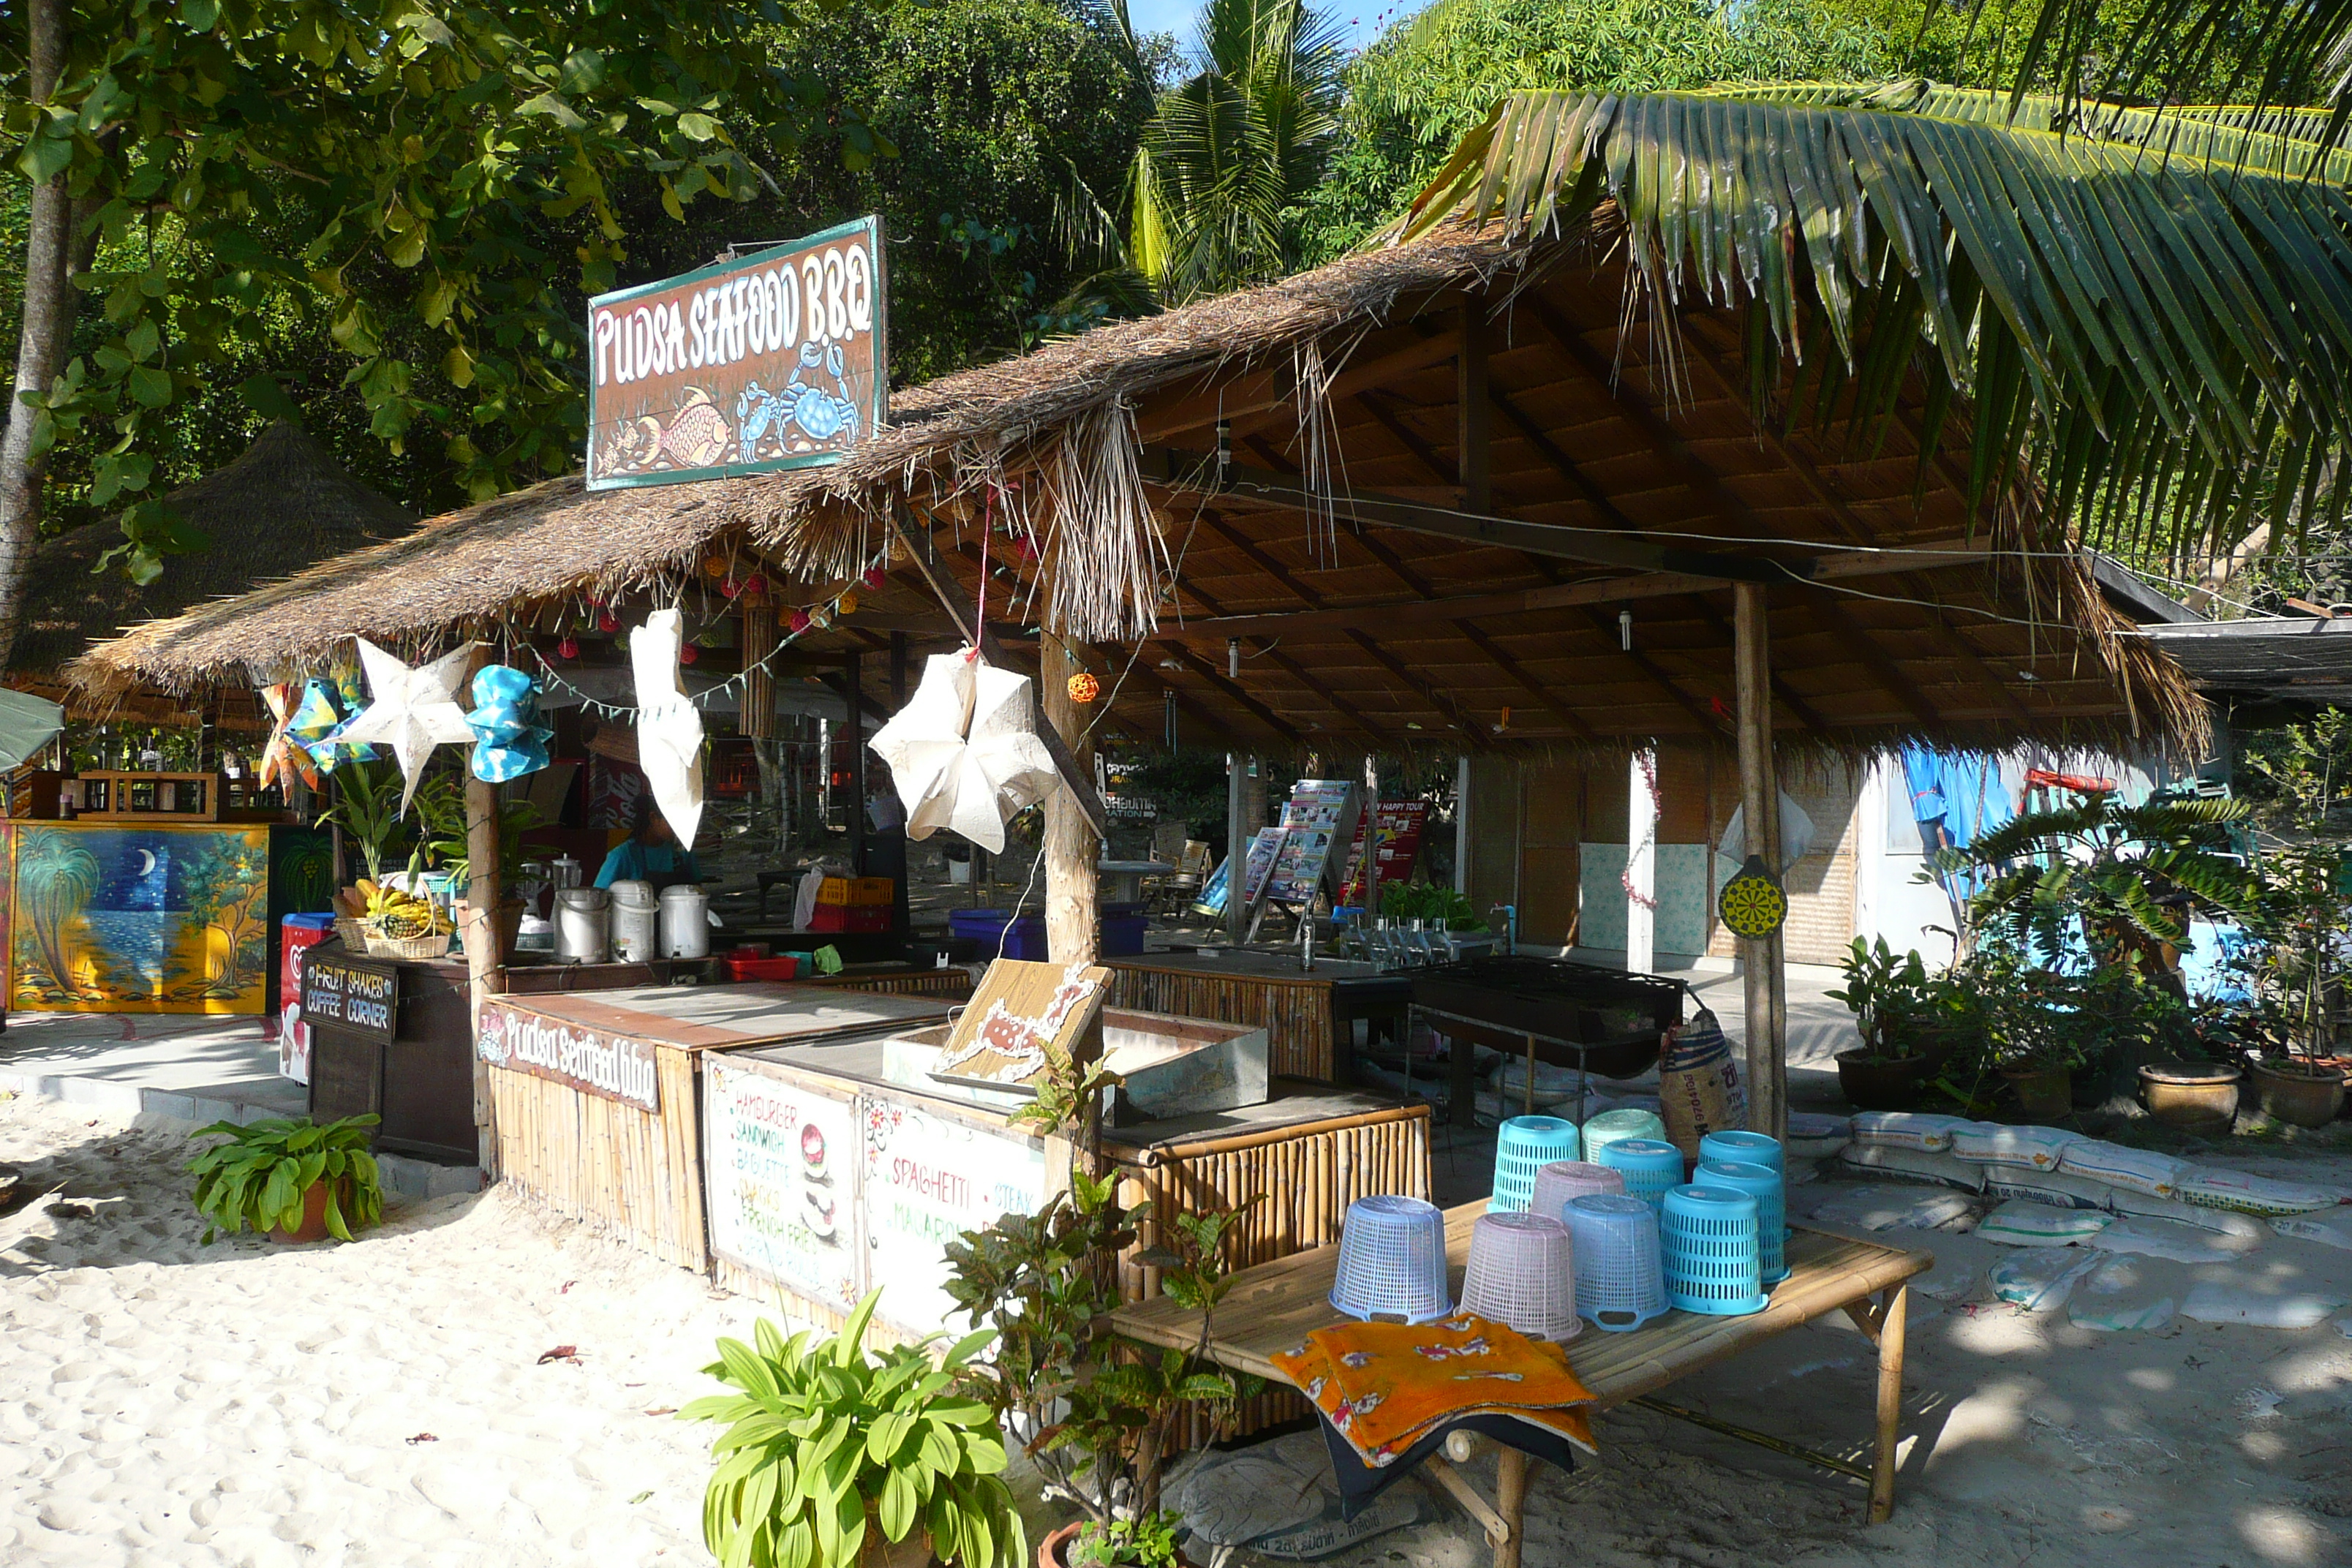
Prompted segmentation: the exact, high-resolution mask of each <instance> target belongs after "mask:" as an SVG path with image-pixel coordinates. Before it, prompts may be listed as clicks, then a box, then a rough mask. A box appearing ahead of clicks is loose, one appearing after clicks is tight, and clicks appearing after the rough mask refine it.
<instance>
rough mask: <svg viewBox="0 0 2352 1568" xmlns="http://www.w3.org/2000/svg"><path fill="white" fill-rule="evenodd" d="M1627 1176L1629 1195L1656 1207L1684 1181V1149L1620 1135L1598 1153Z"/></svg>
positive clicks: (1597, 1159) (1603, 1162)
mask: <svg viewBox="0 0 2352 1568" xmlns="http://www.w3.org/2000/svg"><path fill="white" fill-rule="evenodd" d="M1594 1163H1596V1164H1601V1165H1606V1166H1608V1167H1609V1168H1610V1169H1611V1170H1612V1171H1615V1172H1616V1173H1618V1174H1620V1175H1622V1176H1623V1177H1624V1178H1625V1195H1626V1196H1627V1197H1629V1198H1639V1199H1641V1200H1642V1201H1643V1203H1645V1204H1648V1205H1650V1206H1651V1207H1652V1208H1656V1207H1657V1206H1658V1205H1659V1203H1660V1201H1661V1200H1663V1199H1664V1197H1665V1195H1666V1194H1667V1193H1669V1192H1671V1191H1672V1190H1674V1189H1675V1188H1676V1187H1679V1186H1681V1185H1682V1184H1683V1152H1682V1151H1681V1150H1679V1149H1677V1148H1675V1146H1674V1145H1673V1144H1671V1143H1668V1142H1664V1141H1662V1140H1660V1139H1656V1138H1620V1139H1618V1140H1617V1141H1616V1142H1613V1143H1611V1144H1608V1145H1607V1146H1605V1147H1604V1148H1602V1149H1601V1152H1600V1153H1599V1154H1597V1155H1595V1156H1594Z"/></svg>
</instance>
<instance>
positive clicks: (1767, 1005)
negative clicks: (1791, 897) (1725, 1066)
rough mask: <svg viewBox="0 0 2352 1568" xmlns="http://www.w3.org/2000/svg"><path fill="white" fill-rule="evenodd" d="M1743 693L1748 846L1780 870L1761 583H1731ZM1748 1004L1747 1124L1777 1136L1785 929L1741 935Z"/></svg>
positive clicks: (1783, 1108)
mask: <svg viewBox="0 0 2352 1568" xmlns="http://www.w3.org/2000/svg"><path fill="white" fill-rule="evenodd" d="M1732 598H1733V603H1734V605H1735V606H1736V610H1737V615H1736V624H1735V626H1734V628H1733V643H1734V658H1735V660H1736V663H1737V666H1738V694H1739V809H1740V817H1741V820H1742V822H1743V823H1744V825H1745V835H1746V838H1747V844H1748V853H1749V854H1751V855H1761V856H1763V858H1764V863H1765V865H1766V866H1767V867H1768V868H1769V869H1770V871H1771V873H1772V875H1773V876H1774V877H1775V878H1777V877H1779V876H1780V780H1779V776H1778V775H1777V773H1775V772H1774V770H1773V765H1772V685H1771V680H1772V655H1771V633H1770V629H1769V624H1768V621H1767V617H1766V609H1765V600H1764V588H1763V585H1762V584H1756V583H1741V584H1737V585H1736V586H1735V587H1734V588H1733V590H1732ZM1739 946H1740V960H1741V965H1740V967H1741V982H1742V990H1743V993H1744V995H1745V999H1746V1005H1747V1036H1748V1041H1747V1044H1748V1127H1749V1128H1750V1129H1752V1130H1753V1131H1758V1132H1761V1133H1764V1134H1766V1135H1767V1136H1768V1137H1772V1138H1785V1137H1786V1136H1787V1135H1788V1128H1789V1103H1788V1100H1789V994H1788V974H1787V971H1786V969H1785V967H1784V966H1783V963H1782V959H1781V940H1780V932H1779V931H1774V932H1773V933H1772V934H1771V935H1770V936H1768V937H1764V938H1761V939H1759V940H1750V939H1747V938H1743V939H1741V942H1740V944H1739Z"/></svg>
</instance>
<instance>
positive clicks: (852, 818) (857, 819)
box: [825, 648, 866, 877]
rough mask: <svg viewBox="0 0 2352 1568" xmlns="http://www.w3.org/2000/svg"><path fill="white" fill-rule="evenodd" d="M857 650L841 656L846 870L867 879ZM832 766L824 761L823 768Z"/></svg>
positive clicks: (862, 695)
mask: <svg viewBox="0 0 2352 1568" xmlns="http://www.w3.org/2000/svg"><path fill="white" fill-rule="evenodd" d="M860 663H861V661H860V659H859V658H858V657H857V650H856V648H852V649H850V650H849V651H848V652H847V653H845V654H843V655H842V656H841V666H842V679H841V690H842V696H843V698H844V700H845V701H846V702H847V703H848V704H849V718H848V725H847V727H848V730H849V869H850V872H851V874H852V875H854V876H859V877H863V876H864V875H866V678H865V672H864V671H863V670H861V669H860V668H858V666H859V664H860ZM832 765H833V763H832V759H830V758H827V759H826V762H825V766H826V767H828V768H830V767H831V766H832Z"/></svg>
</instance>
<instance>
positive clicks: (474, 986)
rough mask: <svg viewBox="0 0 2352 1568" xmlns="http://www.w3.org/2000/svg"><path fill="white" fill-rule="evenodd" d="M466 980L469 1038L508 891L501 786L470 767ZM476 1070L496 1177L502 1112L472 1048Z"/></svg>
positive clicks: (479, 1130) (484, 1142) (477, 1118)
mask: <svg viewBox="0 0 2352 1568" xmlns="http://www.w3.org/2000/svg"><path fill="white" fill-rule="evenodd" d="M466 864H467V868H468V869H469V871H470V879H469V880H468V882H467V887H466V979H467V988H466V989H467V998H468V1001H469V1009H468V1012H467V1023H468V1031H469V1036H468V1039H467V1045H468V1047H470V1046H471V1045H472V1043H473V1040H472V1037H473V1035H474V1034H475V1033H476V1032H478V1030H479V1029H480V1027H481V1021H482V1003H483V1000H484V999H485V998H487V997H488V995H489V994H491V992H492V990H493V989H494V988H495V987H496V986H497V984H498V983H499V980H498V972H499V965H500V964H502V963H505V962H506V954H505V953H504V952H500V951H499V901H500V900H502V899H504V898H505V896H506V889H503V888H501V887H500V886H499V786H498V785H496V784H485V783H484V782H483V781H482V780H480V779H478V778H476V777H475V776H474V773H473V770H472V769H471V768H470V767H469V768H467V771H466ZM466 1054H467V1057H469V1058H472V1061H473V1068H474V1138H475V1142H476V1153H475V1157H476V1159H477V1160H478V1162H479V1163H480V1164H481V1167H482V1173H483V1174H484V1175H486V1176H488V1177H489V1178H490V1179H491V1180H493V1181H496V1180H497V1179H498V1160H499V1130H498V1111H497V1107H496V1104H495V1102H494V1101H493V1100H491V1098H490V1069H489V1067H488V1064H487V1063H485V1062H484V1061H483V1060H482V1057H481V1053H480V1052H479V1051H476V1050H472V1049H470V1048H469V1049H468V1050H467V1053H466Z"/></svg>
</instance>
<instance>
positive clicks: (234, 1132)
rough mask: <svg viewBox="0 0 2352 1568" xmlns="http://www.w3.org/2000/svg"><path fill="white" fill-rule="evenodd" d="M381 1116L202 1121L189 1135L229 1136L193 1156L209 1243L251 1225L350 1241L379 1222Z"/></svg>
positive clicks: (300, 1236) (281, 1236)
mask: <svg viewBox="0 0 2352 1568" xmlns="http://www.w3.org/2000/svg"><path fill="white" fill-rule="evenodd" d="M376 1121H377V1119H376V1118H375V1117H373V1116H347V1117H345V1118H344V1119H343V1120H341V1121H330V1122H328V1123H327V1124H326V1125H325V1126H323V1127H322V1126H320V1125H319V1124H317V1123H316V1122H313V1121H310V1118H308V1117H302V1118H299V1119H293V1120H289V1119H286V1118H282V1117H270V1118H267V1119H265V1120H263V1121H247V1122H244V1123H242V1124H240V1123H238V1122H235V1121H215V1122H214V1123H213V1124H212V1125H211V1126H209V1127H204V1128H199V1129H198V1130H197V1131H195V1132H194V1133H192V1134H191V1135H190V1136H191V1137H193V1138H219V1139H220V1140H222V1141H221V1142H218V1143H215V1144H213V1145H212V1146H211V1147H209V1148H206V1149H205V1150H202V1151H200V1152H198V1153H197V1154H196V1156H195V1157H194V1159H192V1160H190V1161H189V1162H188V1169H189V1171H190V1172H192V1173H194V1176H195V1178H196V1185H195V1194H194V1195H195V1204H196V1212H197V1213H199V1214H201V1215H204V1216H205V1219H207V1220H209V1221H211V1224H210V1225H208V1226H205V1235H204V1242H205V1246H207V1247H209V1246H211V1245H212V1243H213V1242H214V1241H215V1239H217V1238H218V1237H220V1236H221V1235H222V1234H223V1233H224V1232H226V1234H228V1235H230V1236H235V1235H236V1234H237V1233H238V1232H240V1231H242V1230H244V1229H245V1227H246V1226H252V1227H253V1228H254V1229H255V1230H257V1231H266V1232H268V1233H269V1234H270V1235H271V1236H272V1237H275V1238H276V1239H278V1240H279V1241H319V1240H322V1239H324V1238H325V1237H330V1236H331V1237H334V1238H335V1239H336V1240H338V1241H349V1240H351V1238H352V1231H353V1230H354V1229H356V1228H358V1227H360V1226H370V1225H373V1224H375V1223H376V1221H377V1220H379V1219H381V1218H383V1179H382V1177H381V1175H380V1174H379V1173H378V1172H377V1170H376V1163H375V1156H374V1155H373V1154H372V1153H370V1152H368V1144H369V1142H371V1138H372V1135H371V1132H370V1131H369V1130H370V1129H372V1128H373V1127H374V1126H375V1124H376Z"/></svg>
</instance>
